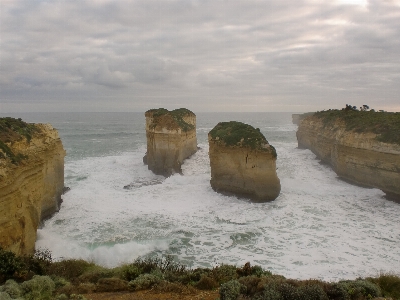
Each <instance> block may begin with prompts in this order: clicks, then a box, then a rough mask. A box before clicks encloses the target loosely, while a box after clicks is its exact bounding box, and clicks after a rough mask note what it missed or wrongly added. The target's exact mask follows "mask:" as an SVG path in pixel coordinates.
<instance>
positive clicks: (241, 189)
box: [208, 121, 281, 202]
mask: <svg viewBox="0 0 400 300" xmlns="http://www.w3.org/2000/svg"><path fill="white" fill-rule="evenodd" d="M208 142H209V156H210V165H211V181H210V183H211V187H212V188H213V189H214V190H215V191H217V192H221V193H226V194H234V195H238V196H244V197H247V198H250V199H252V200H254V201H257V202H265V201H271V200H274V199H276V198H277V197H278V195H279V193H280V190H281V185H280V181H279V178H278V176H277V174H276V151H275V148H274V147H273V146H271V145H270V144H269V143H268V141H267V140H266V139H265V137H264V136H263V135H262V133H261V132H260V131H259V130H258V129H255V128H253V127H252V126H250V125H247V124H243V123H240V122H234V121H231V122H221V123H218V125H217V126H215V127H214V128H213V129H212V130H211V131H210V133H209V134H208Z"/></svg>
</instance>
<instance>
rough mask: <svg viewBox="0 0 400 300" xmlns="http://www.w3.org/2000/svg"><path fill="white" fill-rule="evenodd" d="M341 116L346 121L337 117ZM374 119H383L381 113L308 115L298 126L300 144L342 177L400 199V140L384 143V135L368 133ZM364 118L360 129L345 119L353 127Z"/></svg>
mask: <svg viewBox="0 0 400 300" xmlns="http://www.w3.org/2000/svg"><path fill="white" fill-rule="evenodd" d="M340 114H342V115H343V117H344V118H341V117H336V116H340ZM345 114H347V115H345ZM374 114H378V115H374ZM379 114H382V115H379ZM374 116H375V117H384V115H383V113H379V112H340V113H339V112H337V111H332V112H329V111H326V112H320V113H317V114H315V115H312V116H308V117H306V118H305V119H303V120H302V121H301V123H300V125H299V128H298V131H297V140H298V145H299V148H307V149H310V150H311V151H312V152H313V153H315V155H316V156H317V157H318V158H319V159H321V160H322V161H323V162H325V163H328V164H329V165H331V166H332V168H333V170H334V171H335V172H336V173H337V174H338V175H339V176H340V177H341V178H343V179H345V180H347V181H350V182H353V183H356V184H359V185H363V186H369V187H375V188H378V189H381V190H382V191H384V192H385V193H386V194H387V195H388V196H390V197H392V198H395V199H400V140H399V141H397V143H395V142H392V143H389V142H384V141H381V140H380V139H379V137H382V135H380V134H377V133H373V132H371V131H369V130H365V127H366V126H368V122H370V121H371V119H372V118H373V117H374ZM395 116H396V115H394V114H393V115H390V116H389V117H395ZM361 117H365V118H366V119H365V121H362V120H361V124H360V126H361V127H360V128H359V129H357V128H356V127H354V129H351V128H349V126H348V125H346V122H345V119H347V120H349V122H350V121H351V122H352V123H351V124H353V123H354V122H355V121H354V120H355V118H361ZM399 117H400V115H399ZM399 119H400V118H399ZM349 124H350V123H349ZM351 124H350V125H351ZM381 125H383V126H386V125H385V124H381ZM353 126H355V125H353ZM376 126H379V124H377V125H376ZM376 126H375V125H374V126H373V127H374V128H376ZM388 134H393V135H395V134H398V132H394V131H393V132H388Z"/></svg>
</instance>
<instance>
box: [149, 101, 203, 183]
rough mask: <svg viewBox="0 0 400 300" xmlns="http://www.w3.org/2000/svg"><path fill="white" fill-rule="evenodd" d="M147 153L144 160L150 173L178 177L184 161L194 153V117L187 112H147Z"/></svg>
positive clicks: (195, 144) (195, 138)
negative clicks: (176, 175)
mask: <svg viewBox="0 0 400 300" xmlns="http://www.w3.org/2000/svg"><path fill="white" fill-rule="evenodd" d="M145 116H146V137H147V153H146V155H145V157H144V158H143V161H144V163H146V164H147V165H148V168H149V170H151V171H153V172H154V173H155V174H157V175H164V176H166V177H168V176H170V175H172V174H174V173H181V172H182V169H181V165H182V163H183V161H184V159H186V158H188V157H190V156H191V155H193V154H194V153H196V151H197V137H196V115H195V114H194V113H193V112H191V111H190V110H188V109H186V108H179V109H175V110H172V111H168V110H166V109H164V108H159V109H150V110H148V111H146V113H145Z"/></svg>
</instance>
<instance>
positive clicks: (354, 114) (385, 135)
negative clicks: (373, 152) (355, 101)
mask: <svg viewBox="0 0 400 300" xmlns="http://www.w3.org/2000/svg"><path fill="white" fill-rule="evenodd" d="M313 116H314V117H317V118H319V119H322V120H323V122H324V125H325V126H333V125H334V124H335V123H336V122H337V121H343V122H344V123H345V125H346V129H347V130H349V131H354V132H357V133H363V132H372V133H375V134H377V137H376V139H377V140H378V141H380V142H384V143H389V144H398V145H400V113H399V112H382V111H378V112H377V111H374V110H370V111H361V110H327V111H319V112H316V113H314V115H313Z"/></svg>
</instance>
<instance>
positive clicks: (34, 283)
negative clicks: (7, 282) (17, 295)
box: [21, 275, 55, 300]
mask: <svg viewBox="0 0 400 300" xmlns="http://www.w3.org/2000/svg"><path fill="white" fill-rule="evenodd" d="M21 288H22V290H23V297H24V298H25V299H26V300H50V299H52V295H53V291H54V289H55V284H54V282H53V280H51V278H50V277H49V276H40V275H35V276H33V278H32V279H31V280H28V281H24V282H23V283H22V284H21Z"/></svg>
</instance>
